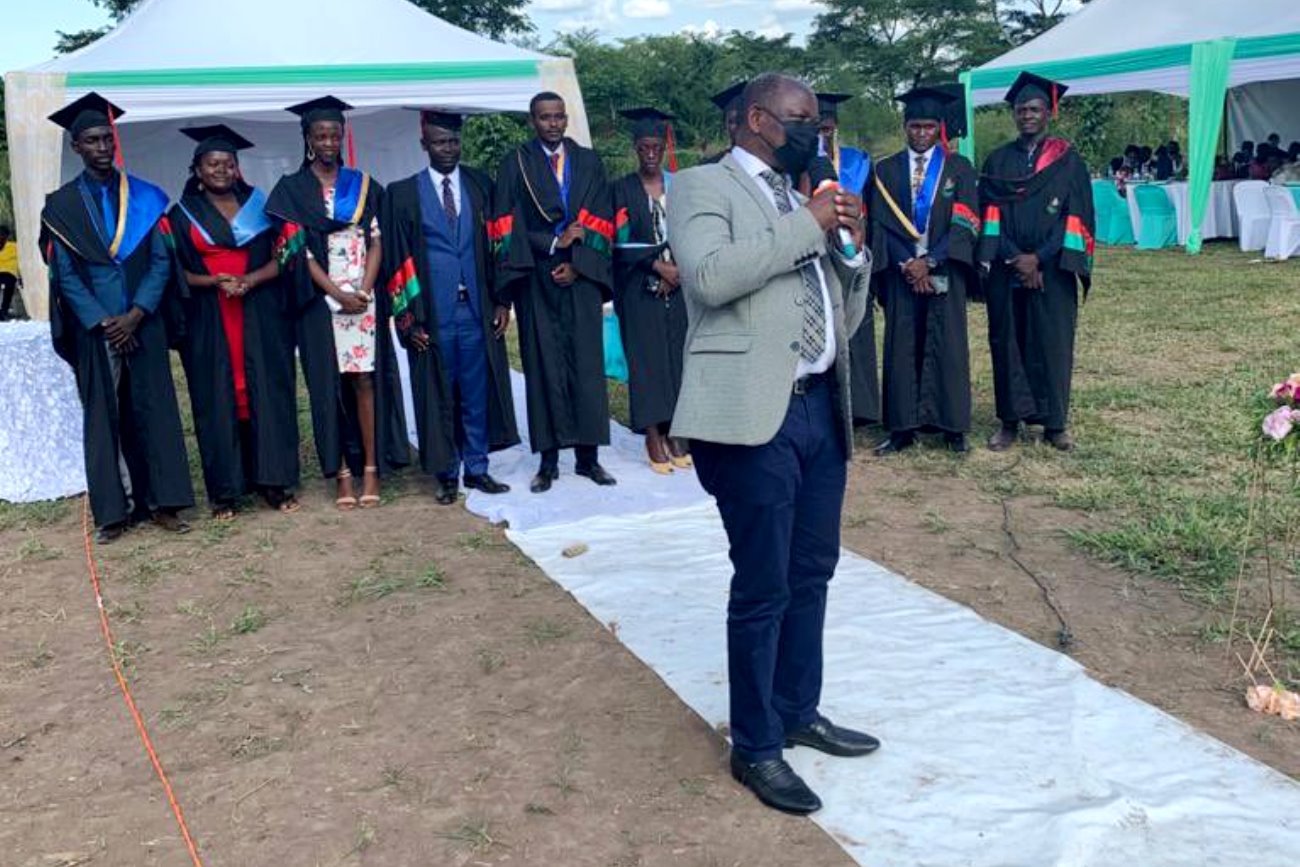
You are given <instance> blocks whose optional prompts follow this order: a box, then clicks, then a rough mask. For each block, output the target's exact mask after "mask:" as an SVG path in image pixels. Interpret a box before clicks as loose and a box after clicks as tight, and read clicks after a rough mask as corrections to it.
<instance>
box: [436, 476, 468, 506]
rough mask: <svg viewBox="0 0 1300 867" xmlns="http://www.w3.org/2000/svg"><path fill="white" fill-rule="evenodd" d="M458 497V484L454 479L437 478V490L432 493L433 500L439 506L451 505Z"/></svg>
mask: <svg viewBox="0 0 1300 867" xmlns="http://www.w3.org/2000/svg"><path fill="white" fill-rule="evenodd" d="M466 487H468V485H467V486H466ZM459 498H460V486H459V485H457V484H456V480H455V479H438V490H437V491H435V492H434V494H433V499H434V502H436V503H437V504H438V505H440V506H451V505H454V504H455V502H456V500H457V499H459Z"/></svg>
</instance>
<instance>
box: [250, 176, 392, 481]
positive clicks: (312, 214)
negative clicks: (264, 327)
mask: <svg viewBox="0 0 1300 867" xmlns="http://www.w3.org/2000/svg"><path fill="white" fill-rule="evenodd" d="M383 192H384V191H383V187H381V186H380V185H379V184H378V183H377V182H376V181H374V180H373V179H371V180H369V182H368V192H367V194H366V197H365V200H364V202H362V207H361V210H360V215H359V216H358V217H357V218H356V221H355V223H349V222H348V221H347V220H336V219H334V218H333V217H332V216H330V215H329V214H327V213H326V212H325V199H324V196H323V195H322V194H321V186H320V181H319V180H318V179H317V178H316V176H315V175H314V174H313V173H312V171H311V167H310V166H309V165H307V164H303V166H302V168H300V169H299V170H298V171H296V172H294V173H293V174H289V175H285V176H284V177H282V178H280V180H279V182H278V183H277V184H276V185H275V189H274V190H272V191H271V195H270V198H269V199H268V200H267V203H266V212H267V214H268V215H270V216H271V218H272V219H274V220H276V221H277V222H278V223H279V224H280V237H279V239H278V240H277V241H276V250H277V256H278V258H279V259H280V267H281V269H283V272H284V278H285V280H286V287H287V290H286V291H287V292H288V295H289V297H290V299H291V300H292V302H293V305H294V309H295V311H296V322H295V324H294V329H295V338H296V340H297V344H298V358H299V360H300V362H301V363H302V373H303V379H304V381H305V382H306V383H307V393H308V395H309V396H310V398H311V418H312V432H313V434H314V435H315V439H316V455H317V458H318V459H319V460H320V467H321V474H322V475H323V476H325V478H327V479H328V478H333V477H334V476H336V475H338V471H339V469H340V467H341V466H342V457H343V456H344V455H346V457H347V464H348V468H349V469H350V470H351V472H352V474H353V475H354V476H360V475H361V474H362V472H363V471H364V469H365V467H364V457H363V451H362V447H361V429H360V428H359V427H358V425H357V408H356V399H355V397H354V396H353V394H352V389H350V388H346V389H345V388H343V381H342V377H341V376H340V374H339V368H338V356H337V354H336V352H335V348H334V323H333V314H332V313H331V312H330V308H329V305H328V304H327V303H326V302H325V295H324V293H322V292H321V291H320V290H319V289H317V288H316V286H315V284H314V283H313V282H312V279H311V274H310V273H309V271H308V269H307V251H308V250H310V251H311V255H312V256H314V257H315V259H316V261H317V262H319V263H322V264H321V267H327V266H326V265H325V264H324V263H327V262H328V261H329V254H328V248H327V239H328V237H329V235H330V233H332V232H336V231H338V230H340V229H343V228H345V227H346V226H348V225H350V224H351V225H361V226H365V227H369V226H370V224H371V221H372V220H373V219H376V218H377V217H378V215H379V209H380V201H381V200H382V198H383ZM386 302H387V297H386V294H385V293H383V292H376V304H375V314H376V318H377V320H378V322H377V325H376V328H375V369H374V373H373V375H372V376H373V381H374V385H375V389H374V390H375V450H376V453H377V454H376V461H377V464H378V467H379V473H380V475H383V474H385V473H387V472H390V471H392V470H395V469H397V468H399V467H404V466H406V465H407V464H408V463H410V456H411V446H410V443H408V442H407V441H406V412H405V410H404V409H403V407H402V387H401V374H400V372H399V371H398V369H397V355H396V353H395V352H394V349H393V340H392V337H391V331H390V329H389V325H388V323H389V317H388V313H389V310H388V305H387V303H386Z"/></svg>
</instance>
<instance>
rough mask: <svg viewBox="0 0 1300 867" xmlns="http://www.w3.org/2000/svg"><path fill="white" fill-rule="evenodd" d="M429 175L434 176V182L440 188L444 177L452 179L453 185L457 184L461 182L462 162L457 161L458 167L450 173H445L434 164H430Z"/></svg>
mask: <svg viewBox="0 0 1300 867" xmlns="http://www.w3.org/2000/svg"><path fill="white" fill-rule="evenodd" d="M429 177H431V178H433V182H434V184H435V185H437V186H438V187H439V188H441V186H442V181H443V179H444V178H446V179H447V180H449V181H451V185H452V186H453V187H454V186H457V185H459V184H460V163H456V168H454V169H452V170H451V172H450V173H448V174H445V175H444V174H443V173H442V172H440V171H438V170H437V169H435V168H434V167H433V166H429Z"/></svg>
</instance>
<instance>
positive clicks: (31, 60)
mask: <svg viewBox="0 0 1300 867" xmlns="http://www.w3.org/2000/svg"><path fill="white" fill-rule="evenodd" d="M4 2H5V3H21V4H22V6H23V9H22V11H21V12H17V13H14V14H10V15H7V16H6V20H5V23H4V27H3V29H0V71H8V70H13V69H23V68H25V67H28V66H32V65H33V64H36V63H40V62H41V61H43V60H48V59H49V58H50V57H51V56H53V53H54V42H55V40H56V39H57V36H56V34H55V31H58V30H63V31H68V32H71V31H76V30H84V29H87V28H90V27H99V26H101V25H103V24H105V23H107V22H108V16H107V15H105V14H104V12H103V10H101V9H99V8H97V7H96V6H94V5H92V4H91V3H90V2H89V0H38V2H30V0H4ZM819 9H820V7H819V5H818V4H817V2H816V0H533V2H532V3H531V5H530V6H529V8H528V14H529V15H530V16H531V17H532V19H533V23H534V24H536V25H537V29H538V35H539V36H540V37H541V40H542V42H543V44H545V43H546V42H548V41H550V39H551V37H553V36H554V35H555V34H556V33H557V32H560V31H565V30H576V29H578V28H580V27H591V28H594V29H596V30H598V31H600V33H601V35H602V36H604V37H605V38H607V39H616V38H619V37H629V36H638V35H641V34H647V33H678V32H681V31H690V30H695V31H699V32H707V33H720V32H725V31H728V30H750V31H754V32H757V33H761V34H763V35H765V36H780V35H781V34H783V33H787V32H793V33H795V34H797V35H798V36H799V37H800V38H802V36H803V35H804V34H805V33H807V31H808V29H809V27H810V26H811V24H812V19H813V16H814V15H816V14H817V12H818V11H819Z"/></svg>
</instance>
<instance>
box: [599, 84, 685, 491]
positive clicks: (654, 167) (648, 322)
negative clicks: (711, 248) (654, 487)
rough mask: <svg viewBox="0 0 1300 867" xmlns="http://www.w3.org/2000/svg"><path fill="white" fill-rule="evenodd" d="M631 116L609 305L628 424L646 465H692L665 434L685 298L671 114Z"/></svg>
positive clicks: (681, 345) (618, 193) (664, 469)
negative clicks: (673, 204)
mask: <svg viewBox="0 0 1300 867" xmlns="http://www.w3.org/2000/svg"><path fill="white" fill-rule="evenodd" d="M619 114H621V115H622V116H623V117H625V118H627V119H628V120H631V121H632V124H633V125H632V142H633V147H634V148H635V149H636V158H637V170H636V171H635V172H631V173H629V174H627V175H625V176H623V177H621V178H619V179H618V180H617V181H615V182H614V309H615V311H617V313H618V323H619V328H620V330H621V333H622V336H623V350H624V352H625V353H626V354H627V368H628V382H627V385H628V397H629V403H630V404H631V411H632V412H631V414H632V429H633V430H634V431H637V432H638V433H644V434H645V445H646V454H647V456H648V457H649V459H650V468H651V469H653V470H654V471H655V472H657V473H660V474H662V475H667V474H668V473H671V472H672V471H673V469H674V468H677V469H688V468H690V467H691V465H692V464H691V457H690V450H689V448H688V446H687V444H686V441H685V440H681V439H677V438H674V437H671V436H670V433H671V429H672V421H673V410H674V409H675V408H676V406H677V392H678V391H679V390H680V389H681V386H682V355H683V353H684V352H685V348H686V325H687V322H686V302H685V300H684V299H683V297H682V292H681V278H680V277H679V276H678V273H677V265H676V264H674V262H673V256H672V250H670V249H669V247H668V212H667V207H668V205H667V194H668V190H669V188H670V187H671V186H672V174H671V173H670V172H666V171H664V159H665V156H666V155H667V142H668V140H669V131H668V123H669V121H671V120H672V116H671V115H669V114H666V113H664V112H662V111H659V110H658V109H654V108H632V109H626V110H624V111H621V112H619Z"/></svg>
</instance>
